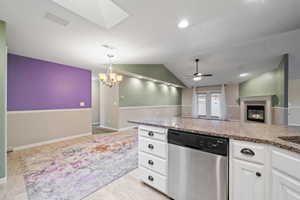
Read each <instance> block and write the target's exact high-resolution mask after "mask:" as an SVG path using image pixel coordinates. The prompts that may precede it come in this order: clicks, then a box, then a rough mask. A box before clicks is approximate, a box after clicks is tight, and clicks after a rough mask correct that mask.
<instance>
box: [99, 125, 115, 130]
mask: <svg viewBox="0 0 300 200" xmlns="http://www.w3.org/2000/svg"><path fill="white" fill-rule="evenodd" d="M99 128H106V129H111V130H114V131H119V129H117V128H112V127H109V126H103V125H99Z"/></svg>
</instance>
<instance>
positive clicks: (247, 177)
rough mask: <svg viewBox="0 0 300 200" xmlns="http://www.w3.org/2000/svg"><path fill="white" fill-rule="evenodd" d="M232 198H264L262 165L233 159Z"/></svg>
mask: <svg viewBox="0 0 300 200" xmlns="http://www.w3.org/2000/svg"><path fill="white" fill-rule="evenodd" d="M232 164H233V166H232V167H233V170H232V172H233V174H232V178H233V180H232V182H233V183H232V185H231V186H232V187H233V190H232V191H233V199H232V200H263V199H265V198H264V197H265V175H264V166H263V165H259V164H255V163H251V162H247V161H243V160H239V159H233V163H232Z"/></svg>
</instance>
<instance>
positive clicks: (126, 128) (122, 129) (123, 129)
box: [99, 125, 137, 131]
mask: <svg viewBox="0 0 300 200" xmlns="http://www.w3.org/2000/svg"><path fill="white" fill-rule="evenodd" d="M99 127H100V128H107V129H111V130H114V131H126V130H129V129H133V128H137V126H129V127H124V128H119V129H117V128H112V127H109V126H102V125H100V126H99Z"/></svg>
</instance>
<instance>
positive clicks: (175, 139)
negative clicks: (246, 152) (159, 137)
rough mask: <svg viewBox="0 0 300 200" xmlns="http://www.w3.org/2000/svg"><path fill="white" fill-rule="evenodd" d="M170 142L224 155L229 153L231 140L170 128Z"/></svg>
mask: <svg viewBox="0 0 300 200" xmlns="http://www.w3.org/2000/svg"><path fill="white" fill-rule="evenodd" d="M168 143H170V144H175V145H179V146H183V147H189V148H193V149H198V150H201V151H205V152H208V153H213V154H218V155H222V156H227V155H228V145H229V141H228V139H227V138H222V137H215V136H209V135H204V134H197V133H190V132H186V131H178V130H173V129H169V130H168Z"/></svg>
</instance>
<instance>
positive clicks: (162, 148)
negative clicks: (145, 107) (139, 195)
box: [139, 126, 168, 194]
mask: <svg viewBox="0 0 300 200" xmlns="http://www.w3.org/2000/svg"><path fill="white" fill-rule="evenodd" d="M167 132H168V131H167V129H163V128H158V127H152V126H140V127H139V169H140V171H141V180H142V181H143V182H144V183H146V184H147V185H149V186H151V187H153V188H155V189H157V190H159V191H161V192H162V193H164V194H167V181H168V177H167V174H168V173H167V171H168V143H167Z"/></svg>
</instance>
